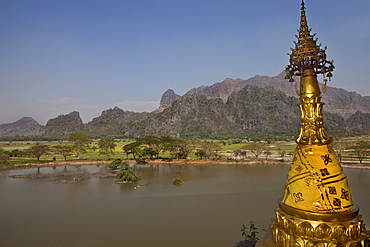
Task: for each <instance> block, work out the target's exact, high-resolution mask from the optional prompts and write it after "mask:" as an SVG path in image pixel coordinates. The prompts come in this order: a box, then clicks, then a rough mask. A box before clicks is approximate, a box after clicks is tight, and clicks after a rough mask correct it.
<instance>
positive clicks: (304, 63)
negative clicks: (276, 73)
mask: <svg viewBox="0 0 370 247" xmlns="http://www.w3.org/2000/svg"><path fill="white" fill-rule="evenodd" d="M297 31H298V35H296V37H297V39H298V42H294V44H295V48H291V51H292V53H291V54H288V55H289V56H290V60H289V62H290V63H289V65H288V66H287V67H286V73H287V74H286V77H285V78H286V79H289V81H290V82H294V79H293V76H303V75H304V74H303V73H304V70H305V69H313V70H314V71H313V72H314V74H315V75H316V74H323V75H324V81H325V82H326V79H325V76H327V77H328V78H329V79H330V78H331V77H332V76H333V75H332V73H331V72H332V71H333V70H334V65H333V62H334V61H328V60H327V59H326V53H325V51H326V47H324V48H321V44H319V45H317V44H316V42H317V41H318V38H314V37H315V36H316V34H313V35H312V34H311V28H309V27H308V24H307V17H306V7H305V3H304V1H303V0H302V4H301V20H300V27H299V30H297Z"/></svg>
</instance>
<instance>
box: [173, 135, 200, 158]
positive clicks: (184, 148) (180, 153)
mask: <svg viewBox="0 0 370 247" xmlns="http://www.w3.org/2000/svg"><path fill="white" fill-rule="evenodd" d="M194 147H195V146H194V142H193V141H192V140H186V139H178V138H175V139H171V140H170V141H169V142H168V143H167V147H166V150H168V151H169V152H170V154H171V156H172V158H175V159H187V158H188V156H189V154H190V153H191V152H192V151H193V150H194Z"/></svg>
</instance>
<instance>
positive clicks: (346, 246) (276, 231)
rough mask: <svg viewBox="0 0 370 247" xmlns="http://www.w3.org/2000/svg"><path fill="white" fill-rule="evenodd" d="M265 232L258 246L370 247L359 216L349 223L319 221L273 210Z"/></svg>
mask: <svg viewBox="0 0 370 247" xmlns="http://www.w3.org/2000/svg"><path fill="white" fill-rule="evenodd" d="M275 213H276V219H273V220H272V224H271V225H270V227H269V229H268V232H267V234H266V236H265V238H264V239H263V241H262V242H261V245H262V246H264V247H360V246H361V247H370V233H369V231H366V229H365V227H364V224H363V220H362V216H361V215H357V214H356V216H355V217H354V218H353V219H351V220H344V221H322V220H308V219H303V218H299V217H296V216H293V215H290V214H287V213H285V212H283V211H282V210H281V209H280V208H279V207H278V208H277V209H276V210H275Z"/></svg>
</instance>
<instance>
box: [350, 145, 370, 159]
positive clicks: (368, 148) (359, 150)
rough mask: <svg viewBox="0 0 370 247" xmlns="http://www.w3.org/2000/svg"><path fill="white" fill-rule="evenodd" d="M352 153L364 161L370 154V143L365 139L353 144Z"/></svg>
mask: <svg viewBox="0 0 370 247" xmlns="http://www.w3.org/2000/svg"><path fill="white" fill-rule="evenodd" d="M352 153H353V154H354V155H355V156H356V158H357V159H358V160H359V161H360V163H362V161H363V160H364V158H365V157H366V156H368V155H369V154H370V143H369V142H365V141H360V142H358V143H356V145H353V146H352Z"/></svg>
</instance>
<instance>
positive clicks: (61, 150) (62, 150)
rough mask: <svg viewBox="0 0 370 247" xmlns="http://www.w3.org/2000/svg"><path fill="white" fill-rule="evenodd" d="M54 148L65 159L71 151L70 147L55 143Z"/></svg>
mask: <svg viewBox="0 0 370 247" xmlns="http://www.w3.org/2000/svg"><path fill="white" fill-rule="evenodd" d="M54 149H55V151H56V153H58V154H60V155H62V156H63V157H64V160H67V156H68V155H71V153H72V147H71V146H67V145H57V146H54Z"/></svg>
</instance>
